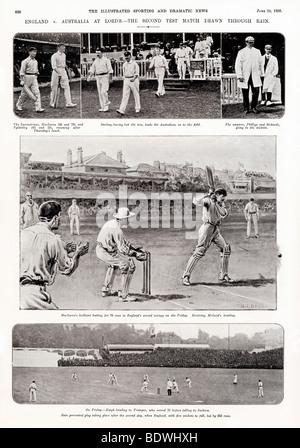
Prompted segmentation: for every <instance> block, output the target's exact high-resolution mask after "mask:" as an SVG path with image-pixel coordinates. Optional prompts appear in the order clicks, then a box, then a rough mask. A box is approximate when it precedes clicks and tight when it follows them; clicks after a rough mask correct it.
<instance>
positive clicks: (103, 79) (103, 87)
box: [96, 75, 109, 109]
mask: <svg viewBox="0 0 300 448" xmlns="http://www.w3.org/2000/svg"><path fill="white" fill-rule="evenodd" d="M96 82H97V89H98V95H99V103H100V107H101V109H103V108H104V107H105V106H107V103H108V89H109V75H96Z"/></svg>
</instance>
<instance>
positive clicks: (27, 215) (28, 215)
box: [20, 201, 39, 229]
mask: <svg viewBox="0 0 300 448" xmlns="http://www.w3.org/2000/svg"><path fill="white" fill-rule="evenodd" d="M20 215H21V224H22V227H23V229H25V227H29V226H33V225H34V224H36V223H37V222H38V220H39V206H38V205H37V203H36V202H32V203H30V202H28V201H25V202H24V203H23V204H22V205H21V210H20Z"/></svg>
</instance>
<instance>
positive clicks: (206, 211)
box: [182, 188, 231, 286]
mask: <svg viewBox="0 0 300 448" xmlns="http://www.w3.org/2000/svg"><path fill="white" fill-rule="evenodd" d="M226 196H227V192H226V190H224V189H223V188H218V189H217V190H215V192H214V193H213V192H212V190H210V195H209V197H205V198H204V199H202V200H200V201H198V200H197V199H196V198H194V200H193V203H194V204H195V205H202V204H203V224H202V226H201V227H200V229H199V239H198V244H197V246H196V248H195V250H194V252H193V254H192V256H191V257H190V259H189V260H188V263H187V266H186V268H185V271H184V273H183V276H182V284H183V285H184V286H190V285H191V284H190V276H191V274H192V272H193V270H194V268H195V266H196V264H197V263H198V261H199V260H200V259H201V258H203V257H204V255H205V253H206V251H207V249H208V248H209V247H210V245H211V244H212V243H213V244H214V245H215V246H216V247H217V249H218V250H219V251H220V254H221V269H220V272H219V277H218V279H219V282H224V283H228V282H230V281H231V279H230V278H229V276H228V264H229V257H230V254H231V248H230V245H229V244H228V243H227V242H226V241H225V239H224V238H223V236H222V235H221V233H220V229H219V227H220V224H221V221H222V219H225V218H226V217H227V216H228V211H227V209H226V206H225V198H226Z"/></svg>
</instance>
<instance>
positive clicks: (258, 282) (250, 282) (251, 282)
mask: <svg viewBox="0 0 300 448" xmlns="http://www.w3.org/2000/svg"><path fill="white" fill-rule="evenodd" d="M274 283H275V280H274V279H273V278H260V279H245V280H234V281H232V282H230V283H222V282H214V283H204V282H201V283H200V282H199V283H191V286H221V287H225V288H227V287H228V286H252V287H253V288H259V287H261V286H265V285H268V284H274Z"/></svg>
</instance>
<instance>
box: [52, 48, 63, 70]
mask: <svg viewBox="0 0 300 448" xmlns="http://www.w3.org/2000/svg"><path fill="white" fill-rule="evenodd" d="M51 66H52V70H55V69H56V68H66V55H65V53H61V52H60V51H57V52H56V53H54V54H53V55H52V56H51Z"/></svg>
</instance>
